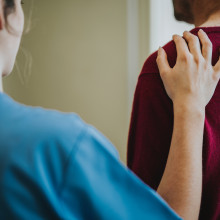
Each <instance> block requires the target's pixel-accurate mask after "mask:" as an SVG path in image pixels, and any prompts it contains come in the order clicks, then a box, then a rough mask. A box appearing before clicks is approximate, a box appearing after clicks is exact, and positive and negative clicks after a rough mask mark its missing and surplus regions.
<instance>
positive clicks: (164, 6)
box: [149, 0, 193, 53]
mask: <svg viewBox="0 0 220 220" xmlns="http://www.w3.org/2000/svg"><path fill="white" fill-rule="evenodd" d="M173 14H174V13H173V4H172V0H150V32H149V33H150V52H151V53H152V52H154V51H155V50H157V49H158V48H159V46H163V45H164V44H166V43H167V42H169V41H170V40H171V39H172V35H173V34H179V35H182V33H183V32H184V31H185V30H191V29H192V28H193V26H192V25H189V24H186V23H184V22H178V21H176V20H175V18H174V15H173Z"/></svg>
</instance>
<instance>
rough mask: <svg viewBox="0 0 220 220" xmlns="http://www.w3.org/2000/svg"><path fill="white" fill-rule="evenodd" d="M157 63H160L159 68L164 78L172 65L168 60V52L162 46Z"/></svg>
mask: <svg viewBox="0 0 220 220" xmlns="http://www.w3.org/2000/svg"><path fill="white" fill-rule="evenodd" d="M157 65H158V68H159V71H160V76H161V78H163V76H164V74H166V73H167V72H169V70H170V65H169V63H168V60H167V54H166V52H165V50H164V49H163V48H162V47H160V48H159V50H158V55H157Z"/></svg>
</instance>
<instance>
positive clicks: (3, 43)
mask: <svg viewBox="0 0 220 220" xmlns="http://www.w3.org/2000/svg"><path fill="white" fill-rule="evenodd" d="M3 5H4V1H3V0H0V73H1V76H7V75H9V74H10V73H11V71H12V69H13V67H14V63H15V59H16V56H17V52H18V49H19V46H20V41H21V36H22V33H23V27H24V14H23V10H22V7H21V0H15V8H16V9H15V12H13V13H11V14H9V15H8V17H7V22H8V25H9V26H8V27H9V28H10V30H12V31H9V30H8V28H7V25H6V21H5V18H4V11H3ZM0 91H1V92H2V91H3V89H2V78H0Z"/></svg>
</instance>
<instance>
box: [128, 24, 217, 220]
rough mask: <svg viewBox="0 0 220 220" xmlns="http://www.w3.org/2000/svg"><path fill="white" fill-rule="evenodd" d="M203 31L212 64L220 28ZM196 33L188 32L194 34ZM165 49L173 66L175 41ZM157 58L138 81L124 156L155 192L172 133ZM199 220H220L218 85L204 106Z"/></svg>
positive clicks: (153, 57)
mask: <svg viewBox="0 0 220 220" xmlns="http://www.w3.org/2000/svg"><path fill="white" fill-rule="evenodd" d="M202 29H203V30H204V31H205V32H206V33H207V34H208V36H209V38H210V40H211V41H212V44H213V58H212V64H213V65H215V64H216V62H217V60H218V58H219V49H220V27H208V28H202ZM198 30H199V28H195V29H193V30H192V31H191V32H192V33H193V34H195V35H197V32H198ZM164 49H165V51H166V52H167V55H168V61H169V63H170V65H171V67H173V66H174V65H175V63H176V57H177V53H176V47H175V44H174V42H173V41H171V42H169V43H168V44H167V45H165V46H164ZM156 58H157V52H155V53H154V54H152V55H151V56H150V57H149V58H148V59H147V60H146V62H145V64H144V66H143V69H142V71H141V74H140V76H139V79H138V83H137V88H136V92H135V96H134V102H133V111H132V117H131V124H130V132H129V138H128V154H127V159H128V167H129V168H131V169H132V170H133V171H134V172H135V173H136V174H137V175H138V176H139V177H140V178H141V179H142V180H143V181H144V182H146V183H147V184H148V185H150V186H151V187H152V188H154V189H157V187H158V185H159V183H160V180H161V178H162V175H163V172H164V168H165V165H166V162H167V157H168V153H169V149H170V144H171V138H172V131H173V105H172V101H171V100H170V99H169V97H168V95H167V94H166V91H165V88H164V86H163V83H162V80H161V78H160V75H159V70H158V67H157V64H156ZM192 147H193V146H192ZM170 187H171V188H172V187H175V186H170ZM200 220H220V83H219V84H218V86H217V88H216V91H215V94H214V96H213V98H212V100H211V101H210V103H209V104H208V105H207V107H206V118H205V129H204V141H203V191H202V204H201V211H200Z"/></svg>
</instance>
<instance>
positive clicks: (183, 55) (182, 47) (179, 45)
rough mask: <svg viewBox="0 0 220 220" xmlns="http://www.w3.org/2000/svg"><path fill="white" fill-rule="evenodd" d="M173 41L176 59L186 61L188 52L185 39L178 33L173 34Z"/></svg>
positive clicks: (188, 56)
mask: <svg viewBox="0 0 220 220" xmlns="http://www.w3.org/2000/svg"><path fill="white" fill-rule="evenodd" d="M173 41H174V43H175V45H176V50H177V59H180V60H182V61H188V59H189V58H190V53H189V49H188V46H187V44H186V41H185V40H184V39H183V38H182V37H181V36H179V35H173Z"/></svg>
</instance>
